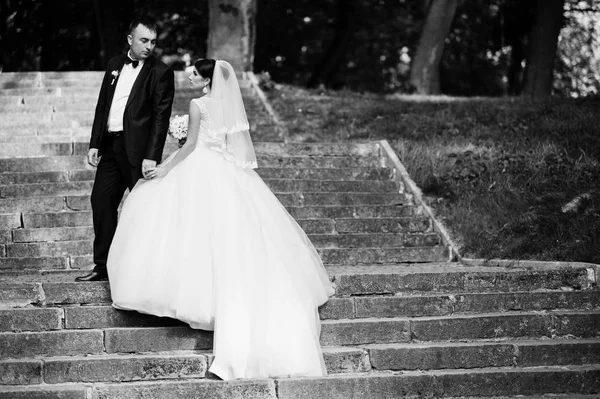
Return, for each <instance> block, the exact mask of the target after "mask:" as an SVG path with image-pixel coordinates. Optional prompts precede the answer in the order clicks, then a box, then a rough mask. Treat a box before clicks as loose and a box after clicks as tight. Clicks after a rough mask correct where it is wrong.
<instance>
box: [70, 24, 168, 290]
mask: <svg viewBox="0 0 600 399" xmlns="http://www.w3.org/2000/svg"><path fill="white" fill-rule="evenodd" d="M156 37H157V26H156V23H155V22H154V21H152V20H150V19H147V18H138V19H135V20H134V21H133V22H132V23H131V25H130V26H129V34H128V36H127V42H128V43H129V51H128V52H127V54H126V55H125V54H124V55H121V56H118V57H116V58H113V59H111V60H110V61H109V62H108V68H107V70H106V73H105V74H104V80H103V81H102V87H101V88H100V95H99V97H98V104H97V105H96V114H95V116H94V124H93V126H92V137H91V139H90V149H89V152H88V155H87V161H88V163H89V164H90V165H92V166H97V167H98V168H97V171H96V178H95V180H94V187H93V188H92V198H91V202H92V214H93V221H94V234H95V239H94V264H95V267H94V269H93V270H92V272H91V273H89V274H87V275H85V276H81V277H77V278H76V279H75V281H100V280H107V279H108V274H107V270H106V259H107V257H108V249H109V248H110V244H111V242H112V239H113V236H114V234H115V230H116V228H117V208H118V206H119V203H120V202H121V199H122V198H123V194H124V193H125V190H126V189H127V188H129V189H130V190H131V189H132V188H133V186H135V183H136V182H137V181H138V180H139V179H140V178H141V177H144V176H145V175H146V173H147V171H148V170H150V169H152V168H154V167H155V166H156V163H157V162H160V160H161V156H162V152H163V148H164V146H165V140H166V137H167V130H168V128H169V118H170V116H171V107H172V105H173V96H174V94H175V83H174V80H175V79H174V74H173V70H171V69H170V68H169V67H168V66H167V65H165V64H164V63H162V62H161V61H159V60H158V59H156V58H154V57H152V52H153V51H154V46H155V45H156ZM100 156H101V157H100Z"/></svg>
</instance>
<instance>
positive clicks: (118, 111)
mask: <svg viewBox="0 0 600 399" xmlns="http://www.w3.org/2000/svg"><path fill="white" fill-rule="evenodd" d="M127 56H129V54H127ZM143 65H144V62H143V61H141V60H140V61H139V64H138V66H137V68H134V67H133V65H132V64H125V65H123V69H121V73H120V74H119V78H118V79H117V83H116V84H117V87H116V88H115V95H114V97H113V100H112V104H111V106H110V112H109V114H108V127H107V128H108V131H109V132H119V131H122V130H123V114H124V113H125V105H127V100H128V99H129V94H130V93H131V88H132V87H133V84H134V83H135V80H136V79H137V77H138V75H139V74H140V71H141V70H142V66H143Z"/></svg>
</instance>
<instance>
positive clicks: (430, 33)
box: [410, 0, 458, 94]
mask: <svg viewBox="0 0 600 399" xmlns="http://www.w3.org/2000/svg"><path fill="white" fill-rule="evenodd" d="M425 1H427V2H428V3H429V9H428V10H427V13H426V17H425V24H424V25H423V30H422V31H421V37H420V39H419V46H418V47H417V51H416V53H415V57H414V59H413V61H412V66H411V71H410V83H411V85H412V86H413V87H414V88H415V91H416V92H417V93H420V94H439V93H440V62H441V61H442V54H443V52H444V45H445V40H446V36H448V32H449V31H450V27H451V25H452V21H453V20H454V13H455V12H456V7H457V5H458V0H425Z"/></svg>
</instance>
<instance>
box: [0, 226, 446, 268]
mask: <svg viewBox="0 0 600 399" xmlns="http://www.w3.org/2000/svg"><path fill="white" fill-rule="evenodd" d="M307 230H308V232H309V233H310V230H309V229H307ZM89 238H92V237H89ZM92 243H93V242H92V241H91V240H89V241H88V240H86V241H56V242H35V243H15V244H3V245H4V246H5V251H6V255H5V257H7V258H38V257H39V258H44V257H67V256H69V257H84V256H89V257H91V255H92V248H93V245H92ZM317 250H318V252H319V255H320V256H321V258H322V260H323V262H324V263H327V264H331V265H348V264H354V265H363V264H381V263H396V262H398V263H401V262H406V263H414V262H421V263H422V262H443V261H445V260H446V259H447V258H448V252H447V249H446V248H445V247H442V246H430V247H384V248H381V247H376V248H317ZM0 260H1V258H0ZM89 264H91V258H90V259H89ZM0 269H2V267H0Z"/></svg>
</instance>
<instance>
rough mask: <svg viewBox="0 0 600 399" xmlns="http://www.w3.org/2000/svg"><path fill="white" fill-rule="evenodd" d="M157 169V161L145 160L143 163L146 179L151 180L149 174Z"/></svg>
mask: <svg viewBox="0 0 600 399" xmlns="http://www.w3.org/2000/svg"><path fill="white" fill-rule="evenodd" d="M155 167H156V161H153V160H152V159H144V160H143V161H142V175H144V179H146V180H149V179H151V177H149V176H148V172H149V171H150V170H152V169H154V168H155Z"/></svg>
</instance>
